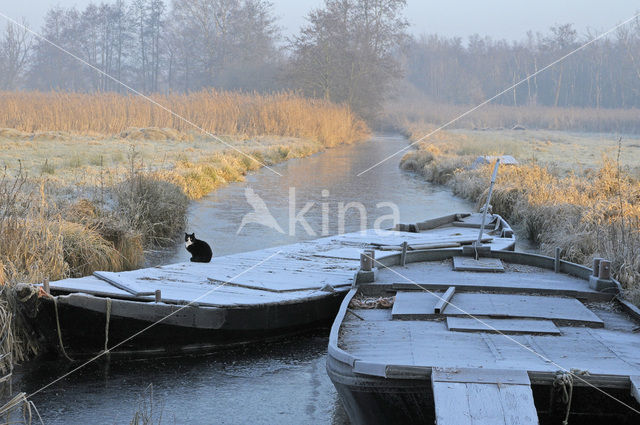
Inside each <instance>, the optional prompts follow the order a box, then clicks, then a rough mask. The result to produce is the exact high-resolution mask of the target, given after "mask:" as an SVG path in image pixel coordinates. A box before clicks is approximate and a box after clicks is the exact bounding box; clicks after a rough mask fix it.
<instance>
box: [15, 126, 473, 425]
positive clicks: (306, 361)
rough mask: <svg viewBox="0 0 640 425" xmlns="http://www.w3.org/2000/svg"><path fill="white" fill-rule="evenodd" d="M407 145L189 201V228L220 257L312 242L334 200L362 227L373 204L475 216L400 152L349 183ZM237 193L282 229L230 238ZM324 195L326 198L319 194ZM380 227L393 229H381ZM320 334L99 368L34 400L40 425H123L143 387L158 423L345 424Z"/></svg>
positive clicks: (39, 369) (388, 145)
mask: <svg viewBox="0 0 640 425" xmlns="http://www.w3.org/2000/svg"><path fill="white" fill-rule="evenodd" d="M406 146H407V141H406V139H404V138H402V137H399V136H395V135H392V136H384V135H381V136H376V137H374V138H373V139H372V140H370V141H368V142H363V143H359V144H355V145H351V146H342V147H338V148H334V149H331V150H329V151H326V152H323V153H320V154H317V155H314V156H312V157H310V158H306V159H299V160H292V161H288V162H287V163H285V164H281V165H279V166H276V167H274V169H275V170H276V171H278V172H279V173H280V174H282V177H280V176H278V175H276V174H274V173H272V172H271V171H269V170H266V169H262V170H260V171H258V172H257V173H255V174H252V175H250V176H248V177H247V179H246V181H245V182H243V183H236V184H231V185H229V186H227V187H224V188H222V189H220V190H218V191H216V192H215V193H213V194H211V195H210V196H208V197H206V198H205V199H203V200H201V201H199V202H197V203H194V204H193V205H192V206H191V208H190V210H189V222H190V226H189V232H190V233H191V232H195V233H196V236H197V237H198V238H200V239H204V240H206V241H208V242H210V243H211V245H212V247H213V249H214V253H215V255H225V254H231V253H236V252H243V251H249V250H254V249H261V248H267V247H271V246H276V245H283V244H289V243H293V242H296V241H300V240H305V239H313V238H317V237H320V236H322V235H321V233H322V230H323V216H324V217H326V219H325V222H326V223H327V224H328V225H327V226H325V227H328V230H329V232H330V233H332V234H333V233H335V232H337V231H338V228H339V224H340V223H339V222H340V220H339V219H338V204H339V203H340V202H342V203H344V204H346V203H348V202H352V201H358V202H361V203H362V205H363V207H364V208H365V210H366V212H367V216H368V223H367V225H368V226H372V225H373V223H374V222H375V220H376V219H377V218H379V217H382V216H385V215H388V214H390V213H391V209H390V208H388V207H380V206H377V204H378V203H380V202H391V203H393V204H395V205H397V207H398V210H399V214H400V220H401V222H404V223H410V222H416V221H418V220H423V219H426V218H430V217H436V216H440V215H444V214H448V213H451V212H458V211H469V210H471V209H472V208H473V205H471V204H470V203H468V202H466V201H463V200H460V199H458V198H455V197H453V196H452V195H451V193H450V192H449V191H447V190H445V189H443V188H442V187H436V186H432V185H430V184H427V183H425V182H424V181H422V180H421V179H420V178H416V177H415V176H414V175H412V174H410V173H406V172H403V171H401V170H400V169H399V168H398V163H399V159H400V157H401V155H398V156H396V157H394V158H392V159H390V160H389V161H387V162H385V163H383V164H381V165H380V166H378V167H376V168H374V169H372V170H371V171H369V172H367V173H365V174H363V175H362V176H361V177H357V176H356V174H358V173H360V172H362V171H364V170H365V169H367V168H369V167H370V166H371V165H373V164H375V163H377V162H378V161H380V160H382V159H384V158H386V157H387V156H388V155H391V154H393V153H394V152H396V151H398V150H399V149H401V148H404V147H406ZM247 187H249V188H251V189H252V190H253V191H254V193H255V194H257V195H258V196H260V198H261V199H262V200H263V201H264V204H265V205H266V206H267V208H268V209H269V211H270V213H271V214H272V215H273V217H274V218H275V220H276V222H277V223H278V225H279V226H280V228H281V229H282V230H283V231H284V233H280V232H279V231H277V230H274V229H272V228H269V227H265V226H262V225H259V224H255V223H251V224H248V225H246V226H245V227H244V228H243V229H242V231H241V232H240V233H237V232H238V229H239V228H240V225H241V222H242V217H243V216H244V215H245V214H246V213H248V212H251V211H253V209H252V208H251V206H250V205H249V204H248V203H247V200H246V198H245V188H247ZM290 188H295V195H296V205H295V213H294V215H295V214H296V213H299V212H300V210H301V209H302V208H303V206H304V205H305V204H306V203H307V202H314V204H313V205H312V206H311V207H310V209H309V212H308V213H306V214H305V216H304V217H305V218H306V220H307V222H308V223H309V227H310V228H311V230H312V231H314V232H315V233H316V235H315V236H314V235H312V234H309V233H308V232H307V231H306V230H305V229H304V227H303V226H301V225H300V224H298V225H297V226H295V234H292V233H293V232H289V224H288V222H289V209H290V205H289V193H290ZM323 190H328V193H326V192H325V195H326V196H323V193H322V191H323ZM323 204H325V210H326V211H327V212H326V213H324V214H323ZM383 224H385V225H386V227H389V226H391V225H392V223H391V221H385V222H384V223H383ZM383 227H385V226H383ZM359 228H360V215H359V213H358V212H357V211H356V210H355V209H350V210H348V211H347V212H346V214H345V221H344V230H345V231H355V230H359ZM188 258H189V254H188V252H187V251H186V250H185V249H184V245H183V244H179V245H178V247H176V250H175V252H173V253H171V254H170V255H168V256H167V257H165V260H164V261H165V262H168V263H171V262H177V261H185V260H188ZM328 333H329V330H328V329H316V330H312V331H310V332H309V333H308V334H304V335H300V336H297V337H293V338H289V339H285V340H280V341H277V342H272V343H268V344H266V343H262V344H256V345H252V346H249V347H245V348H243V349H235V350H230V351H221V352H219V353H214V354H210V355H206V356H197V357H182V358H156V359H146V360H140V361H111V362H107V361H106V360H100V361H98V362H96V363H94V364H91V365H89V366H87V367H86V368H84V369H82V370H80V371H78V372H76V373H74V374H72V375H70V376H69V377H68V378H65V379H64V380H63V381H61V382H58V383H56V384H55V385H53V386H51V387H49V388H47V389H46V390H44V391H42V392H40V393H38V394H37V395H35V396H34V397H33V399H32V400H33V401H34V402H35V403H36V406H37V407H38V409H39V411H40V412H41V414H42V416H43V419H44V421H45V423H46V424H89V423H91V424H120V423H126V424H128V423H129V422H130V421H131V419H132V417H133V414H134V412H135V411H136V410H137V409H138V407H139V403H140V402H141V399H142V398H143V397H142V396H143V393H144V392H145V388H147V387H148V386H149V384H153V401H154V402H153V412H154V418H156V419H157V418H158V415H159V414H162V423H163V424H173V423H177V424H213V423H220V424H244V423H254V424H257V423H267V424H271V423H278V424H306V423H313V424H344V423H347V419H346V416H345V414H344V412H343V410H342V408H341V406H340V403H339V400H338V397H337V394H336V392H335V389H334V387H333V385H332V384H331V381H330V380H329V378H328V377H327V374H326V372H325V369H324V363H325V353H326V347H327V342H328V338H327V337H328ZM70 369H71V366H69V365H67V364H65V363H62V362H55V363H54V362H38V363H34V364H30V365H27V366H26V367H24V368H22V371H21V373H22V378H21V379H20V381H19V382H18V386H19V387H20V391H25V392H27V393H31V392H33V391H35V390H37V389H38V388H40V387H41V386H43V385H45V384H47V383H48V382H50V381H52V380H53V379H55V378H56V377H58V376H61V375H62V374H63V373H65V372H67V371H68V370H70ZM155 423H157V421H156V422H155Z"/></svg>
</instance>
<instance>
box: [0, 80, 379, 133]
mask: <svg viewBox="0 0 640 425" xmlns="http://www.w3.org/2000/svg"><path fill="white" fill-rule="evenodd" d="M150 97H151V98H152V99H153V100H154V101H155V102H157V103H158V104H160V105H162V106H163V107H165V108H167V109H168V110H170V111H172V112H174V113H175V115H174V114H172V113H170V112H168V111H167V110H164V109H162V108H160V107H158V106H157V105H154V104H153V103H151V102H149V101H148V100H146V99H143V98H142V97H140V96H134V95H130V96H129V95H120V94H115V93H97V94H83V93H68V92H46V93H43V92H0V127H6V128H12V129H16V130H20V131H25V132H30V133H33V132H39V131H64V132H71V133H80V134H92V133H99V134H109V135H113V134H119V133H121V132H123V131H125V130H127V129H128V128H131V127H134V128H141V127H142V128H144V127H159V128H171V129H174V130H177V131H180V132H187V131H193V130H195V127H194V126H192V125H190V124H189V123H188V122H186V121H184V120H182V119H180V118H179V117H178V116H181V117H184V118H186V119H187V120H188V121H190V122H191V123H193V124H195V125H196V126H198V127H200V128H202V129H204V130H206V131H208V132H211V133H213V134H216V135H221V134H222V135H244V136H257V135H279V136H291V137H298V138H304V139H310V140H315V141H317V142H320V143H321V144H322V145H324V146H334V145H337V144H339V143H344V142H352V141H355V140H359V139H362V138H363V137H365V136H366V135H367V132H368V130H367V127H366V125H365V124H364V122H363V121H361V120H360V119H359V118H358V117H357V116H356V115H355V114H353V113H352V112H351V110H350V109H349V108H348V107H347V106H344V105H336V104H332V103H329V102H325V101H322V100H314V99H306V98H303V97H300V96H298V95H296V94H293V93H279V94H267V95H262V94H257V93H251V94H243V93H235V92H225V91H216V90H203V91H200V92H195V93H189V94H166V95H163V94H156V95H151V96H150Z"/></svg>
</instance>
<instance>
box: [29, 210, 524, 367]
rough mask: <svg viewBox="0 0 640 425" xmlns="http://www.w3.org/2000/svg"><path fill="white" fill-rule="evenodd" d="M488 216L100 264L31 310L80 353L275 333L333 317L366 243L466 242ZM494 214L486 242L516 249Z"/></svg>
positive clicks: (55, 342)
mask: <svg viewBox="0 0 640 425" xmlns="http://www.w3.org/2000/svg"><path fill="white" fill-rule="evenodd" d="M478 219H479V215H478V214H453V215H450V216H448V217H445V218H440V219H435V220H428V221H427V222H424V223H418V224H417V225H411V226H407V227H411V228H412V230H413V231H411V232H408V231H399V230H383V231H375V230H367V231H364V232H356V233H348V234H343V235H338V236H332V237H326V238H322V239H317V240H313V241H307V242H301V243H296V244H292V245H287V246H282V247H276V248H269V249H263V250H258V251H253V252H248V253H241V254H234V255H227V256H223V257H217V258H214V259H213V260H212V261H211V262H210V263H207V264H203V263H189V262H187V263H179V264H172V265H167V266H161V267H154V268H147V269H140V270H135V271H129V272H121V273H114V272H96V273H94V275H93V276H88V277H83V278H78V279H65V280H60V281H57V282H51V284H50V289H49V291H50V293H51V295H53V296H51V297H50V296H44V297H31V298H30V300H31V301H30V302H33V299H36V302H37V304H38V305H37V306H29V307H28V308H27V309H26V310H27V311H30V312H32V311H37V316H36V317H35V320H34V321H33V323H34V324H35V326H37V328H38V329H39V331H40V332H41V333H42V334H43V335H44V338H45V339H46V340H47V341H49V342H51V345H52V346H55V347H57V348H58V349H60V341H62V344H64V348H65V349H66V351H67V352H68V353H69V354H70V355H71V356H82V355H91V354H95V353H97V352H100V351H101V350H104V349H105V347H109V348H110V349H111V348H113V350H112V352H114V353H131V352H137V353H141V352H148V353H158V352H166V351H171V352H173V351H178V352H185V351H194V350H208V349H212V348H216V347H219V346H221V345H230V344H238V343H245V342H247V341H253V340H259V339H265V338H271V337H274V336H280V335H283V334H288V333H292V332H297V331H299V330H301V329H305V328H309V327H311V326H315V325H319V324H329V323H331V321H332V320H333V318H334V317H335V315H336V313H337V311H338V307H339V305H340V302H341V301H342V298H343V297H344V295H345V294H346V292H347V291H348V290H349V288H350V287H351V285H352V283H353V281H354V276H355V274H356V271H357V270H358V269H359V264H360V263H359V262H360V252H361V251H362V248H371V249H373V250H374V251H375V252H376V255H377V256H378V257H379V258H384V257H385V256H388V255H394V254H395V252H396V251H395V250H401V249H403V247H404V249H405V251H411V250H412V249H414V248H421V249H424V248H425V247H429V246H432V247H441V246H452V245H455V246H461V245H464V244H469V243H470V242H471V241H472V240H473V239H474V238H475V234H477V232H478V230H477V227H478V226H479V225H478V226H476V224H477V223H478ZM489 222H490V223H491V224H490V226H489V227H487V228H486V231H485V232H484V234H483V240H485V241H486V242H487V243H488V244H491V245H492V246H494V248H495V249H513V246H514V244H515V238H514V236H513V232H512V231H511V229H510V228H509V225H508V224H507V223H506V222H505V221H504V220H503V219H502V218H500V217H499V216H497V215H495V216H491V217H490V220H489ZM404 242H406V244H403V243H404ZM22 289H23V290H27V291H28V290H32V288H29V287H23V288H22ZM42 292H43V291H41V294H42ZM23 298H24V297H23ZM138 333H139V335H136V334H138ZM132 335H136V336H135V338H131V337H132Z"/></svg>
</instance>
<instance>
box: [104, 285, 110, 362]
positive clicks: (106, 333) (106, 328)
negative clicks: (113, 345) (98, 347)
mask: <svg viewBox="0 0 640 425" xmlns="http://www.w3.org/2000/svg"><path fill="white" fill-rule="evenodd" d="M110 320H111V298H109V297H107V311H106V313H105V323H104V351H105V352H108V351H109V349H108V348H107V344H108V343H109V322H110Z"/></svg>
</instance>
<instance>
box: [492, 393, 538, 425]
mask: <svg viewBox="0 0 640 425" xmlns="http://www.w3.org/2000/svg"><path fill="white" fill-rule="evenodd" d="M498 388H499V391H500V401H501V403H502V411H503V412H504V420H505V423H506V424H507V425H511V424H513V425H537V424H538V412H537V411H536V406H535V404H534V401H533V393H532V392H531V387H530V386H525V385H500V386H499V387H498Z"/></svg>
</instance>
